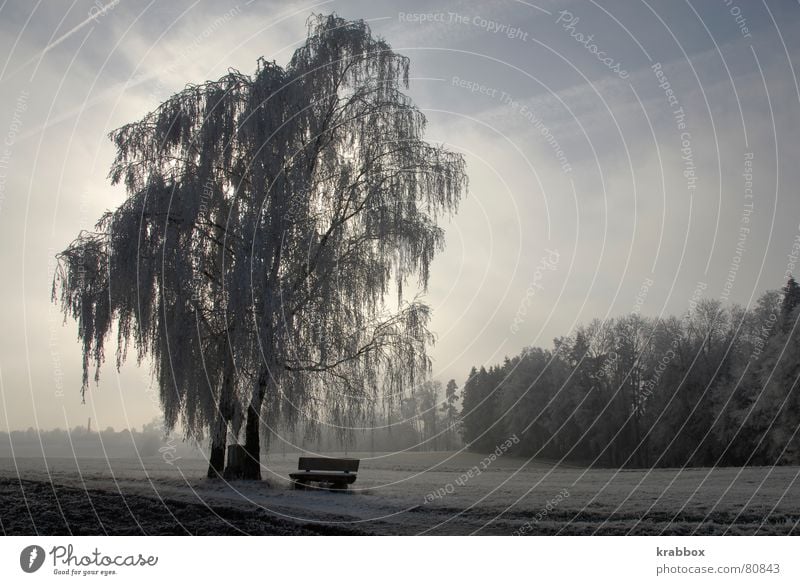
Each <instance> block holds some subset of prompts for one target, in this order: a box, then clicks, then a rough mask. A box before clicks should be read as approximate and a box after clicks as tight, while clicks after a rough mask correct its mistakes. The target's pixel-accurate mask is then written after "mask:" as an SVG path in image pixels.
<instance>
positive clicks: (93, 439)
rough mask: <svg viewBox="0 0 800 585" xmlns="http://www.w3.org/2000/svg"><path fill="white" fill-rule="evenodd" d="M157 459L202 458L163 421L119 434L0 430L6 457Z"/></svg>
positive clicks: (111, 430) (79, 429)
mask: <svg viewBox="0 0 800 585" xmlns="http://www.w3.org/2000/svg"><path fill="white" fill-rule="evenodd" d="M42 454H45V455H46V456H48V457H69V458H72V457H102V458H115V457H129V458H136V457H156V456H161V457H162V458H163V459H164V460H165V461H174V460H176V459H180V458H185V457H200V456H202V453H201V451H200V450H199V448H198V446H197V444H195V443H193V442H192V441H184V440H181V439H180V438H178V437H175V436H174V435H169V434H166V433H165V432H164V428H163V425H162V424H161V422H160V421H159V420H154V421H151V422H149V423H147V424H145V425H142V428H141V430H139V429H136V428H131V429H122V430H120V431H115V430H114V428H113V427H110V426H109V427H106V428H105V429H104V430H98V431H94V430H91V429H89V428H87V427H81V426H76V427H74V428H72V429H51V430H43V429H34V428H28V429H27V430H24V431H23V430H19V431H10V432H2V431H0V456H2V457H41V456H42Z"/></svg>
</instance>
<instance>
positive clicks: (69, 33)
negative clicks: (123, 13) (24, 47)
mask: <svg viewBox="0 0 800 585" xmlns="http://www.w3.org/2000/svg"><path fill="white" fill-rule="evenodd" d="M121 1H122V0H111V2H109V3H108V4H106V5H104V6H103V7H102V8H100V10H98V11H97V12H95V13H94V14H90V16H89V18H87V19H86V20H84V21H83V22H81V23H80V24H78V25H76V26H74V27H73V28H72V29H71V30H69V31H67V32H65V33H64V34H63V35H61V36H60V37H58V38H57V39H56V40H54V41H53V42H52V43H50V44H49V45H47V46H46V47H45V48H44V49H42V51H41V52H40V53H39V54H38V55H34V56H33V57H31V58H30V59H28V60H27V61H25V63H23V64H22V65H20V66H19V67H18V68H16V69H15V70H14V71H12V72H11V73H9V74H8V75H6V76H5V78H4V79H2V80H0V81H5V80H6V79H9V78H10V77H13V76H14V75H16V74H17V73H19V72H20V71H22V70H24V69H27V68H28V67H29V66H30V65H31V63H33V62H35V61H36V60H38V59H41V58H42V57H44V56H45V55H46V54H47V52H48V51H50V50H52V49H53V48H55V47H57V46H58V45H60V44H61V43H63V42H64V41H65V40H67V39H68V38H69V37H71V36H72V35H74V34H75V33H76V32H78V31H79V30H81V29H82V28H84V27H85V26H87V25H89V24H91V23H93V22H94V21H95V20H97V19H98V18H100V17H101V16H103V15H104V14H105V13H106V12H108V11H109V10H111V9H112V8H114V7H115V6H116V5H117V4H119V3H120V2H121Z"/></svg>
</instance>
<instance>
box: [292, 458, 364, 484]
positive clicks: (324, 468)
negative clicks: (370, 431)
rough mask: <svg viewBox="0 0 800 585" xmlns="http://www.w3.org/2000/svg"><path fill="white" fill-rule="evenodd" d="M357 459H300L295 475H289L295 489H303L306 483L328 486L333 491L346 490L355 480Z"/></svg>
mask: <svg viewBox="0 0 800 585" xmlns="http://www.w3.org/2000/svg"><path fill="white" fill-rule="evenodd" d="M359 462H360V460H359V459H335V458H333V457H300V459H299V461H298V462H297V469H298V471H296V472H295V473H290V474H289V477H291V478H292V480H293V481H292V485H293V487H294V488H295V489H303V488H305V486H306V484H307V482H311V481H313V482H315V483H324V484H330V485H331V486H332V487H333V489H347V486H348V485H350V484H351V483H353V482H354V481H355V480H356V471H358V464H359Z"/></svg>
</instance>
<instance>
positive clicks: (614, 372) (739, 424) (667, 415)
mask: <svg viewBox="0 0 800 585" xmlns="http://www.w3.org/2000/svg"><path fill="white" fill-rule="evenodd" d="M798 305H800V286H798V284H797V282H796V281H795V280H794V278H790V279H789V281H788V282H787V284H786V286H785V287H783V289H782V290H773V291H768V292H766V293H765V294H764V295H763V296H761V298H760V299H759V300H758V302H757V303H756V304H755V306H754V307H753V308H752V309H744V308H742V307H739V306H736V305H733V306H725V305H723V304H722V303H721V302H719V301H716V300H701V301H699V302H697V303H696V304H695V306H694V307H693V308H692V310H690V311H689V312H688V313H687V314H686V315H685V316H683V317H668V318H647V317H643V316H641V315H639V314H638V313H634V314H630V315H626V316H623V317H620V318H617V319H611V320H606V321H600V320H594V321H592V322H591V323H589V324H588V325H584V326H580V327H578V328H577V329H576V330H575V332H574V334H573V335H571V336H569V337H562V338H559V339H556V340H555V343H554V347H553V349H541V348H536V347H531V348H527V349H525V350H524V351H523V352H522V353H520V354H519V355H517V356H515V357H513V358H511V359H506V360H505V362H504V363H503V364H502V365H495V366H491V367H489V368H488V369H486V368H484V367H481V368H472V371H471V372H470V374H469V377H468V379H467V381H466V383H465V384H464V389H463V404H462V412H461V417H460V419H461V420H460V423H461V431H462V433H463V437H464V440H465V442H466V443H467V444H468V445H469V448H470V449H471V450H474V451H478V452H487V451H491V450H493V449H494V448H495V446H496V445H498V444H499V443H502V442H503V441H504V440H506V438H507V437H509V436H513V435H517V437H519V439H520V442H519V444H518V445H517V447H516V449H517V453H518V454H521V455H525V456H539V457H545V458H554V459H558V460H566V461H571V462H578V463H582V464H587V463H593V464H596V465H606V466H613V467H645V466H647V467H649V466H683V465H688V466H711V465H774V464H797V463H800V441H799V440H798V435H797V430H798V424H800V399H799V398H798V391H797V388H796V387H797V382H798V376H800V332H798V327H797V322H798V317H800V309H798Z"/></svg>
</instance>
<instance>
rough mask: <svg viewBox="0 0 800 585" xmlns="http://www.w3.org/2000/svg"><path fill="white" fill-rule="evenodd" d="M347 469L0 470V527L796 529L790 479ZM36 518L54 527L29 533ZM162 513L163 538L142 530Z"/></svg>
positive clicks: (187, 462)
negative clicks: (212, 473)
mask: <svg viewBox="0 0 800 585" xmlns="http://www.w3.org/2000/svg"><path fill="white" fill-rule="evenodd" d="M349 456H351V457H352V456H354V457H359V458H361V460H362V461H361V469H360V471H359V474H358V481H357V482H356V483H355V484H354V485H353V486H351V488H350V490H349V491H348V492H331V491H326V490H304V491H298V490H293V489H291V486H290V482H289V479H288V473H290V472H291V471H292V470H294V469H295V468H296V464H297V456H296V455H286V456H283V455H281V454H270V457H269V459H268V463H267V465H268V468H269V469H268V471H267V472H265V474H264V475H265V478H264V479H265V481H263V482H255V483H254V482H230V483H227V482H223V481H219V480H213V481H212V480H208V479H206V478H205V471H206V463H205V461H204V460H202V459H189V458H183V459H178V460H176V461H175V462H174V463H173V464H167V463H165V462H164V461H163V460H162V459H161V458H160V457H156V458H152V459H143V460H137V459H109V460H105V459H100V458H84V459H77V460H74V459H69V458H48V459H47V465H45V461H44V459H41V458H40V459H37V458H16V459H14V458H4V459H0V477H2V482H0V485H2V486H3V494H4V497H3V498H0V524H1V525H2V528H3V531H4V532H7V533H15V532H25V531H26V530H28V531H31V530H32V529H35V530H36V531H38V532H41V533H48V532H54V533H68V532H70V531H71V532H73V533H75V534H82V533H83V534H85V533H93V532H98V531H99V532H100V533H103V532H108V533H120V532H124V533H137V532H139V533H149V534H153V533H164V532H165V531H166V532H167V533H173V534H187V533H192V534H195V533H219V532H223V533H233V534H237V533H247V534H250V533H265V534H269V533H303V532H309V533H370V534H514V533H520V532H521V533H524V534H628V533H630V534H692V533H695V534H791V533H796V532H797V531H798V519H800V482H798V481H797V478H798V474H800V468H797V467H776V468H767V467H751V468H716V469H697V468H694V469H685V470H680V469H655V470H619V471H617V470H609V469H583V468H577V467H569V466H563V465H556V464H554V463H549V462H542V461H528V460H526V459H521V458H514V457H510V456H502V457H499V458H497V459H496V460H494V461H488V460H486V459H485V458H484V456H482V455H477V454H470V453H386V454H375V455H370V454H363V453H362V454H353V453H351V454H349ZM20 480H22V481H20ZM20 486H21V487H20ZM37 498H45V499H47V498H49V500H48V501H47V502H45V501H44V500H42V501H41V503H37V502H38V501H39V500H37ZM56 499H57V501H56ZM48 502H49V503H48ZM48 506H49V508H48ZM45 508H47V509H49V510H50V511H49V512H48V513H49V514H50V515H51V516H54V517H55V518H54V522H55V524H44V525H43V523H42V522H41V521H37V519H38V518H41V517H42V514H44V512H43V510H44V509H45ZM164 508H167V512H169V514H164V513H163V512H164V511H165V510H164ZM175 509H179V510H180V514H174V513H173V511H174V510H175ZM28 510H30V512H28ZM102 510H106V511H105V512H103V511H102ZM158 510H160V511H161V512H162V513H161V514H160V515H161V516H164V517H167V518H168V520H169V524H167V525H166V526H167V528H165V526H164V525H161V524H159V525H157V526H156V527H153V526H150V525H148V524H147V523H146V522H144V521H143V522H139V520H140V519H139V518H137V516H138V515H140V514H144V513H152V512H153V511H158ZM103 514H105V516H104V517H103V519H102V520H101V516H103ZM181 514H182V515H181ZM59 515H60V516H61V517H59ZM29 516H33V521H34V523H35V524H36V526H35V527H33V526H31V525H30V524H26V522H30V520H29ZM76 518H78V519H77V520H76ZM109 518H111V520H109ZM182 518H188V519H189V520H185V521H184V520H182ZM123 521H127V522H128V524H126V525H125V526H126V528H125V529H122V528H119V527H118V526H117V523H118V522H123ZM67 525H68V526H69V528H68V529H67V528H65V526H67Z"/></svg>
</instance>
